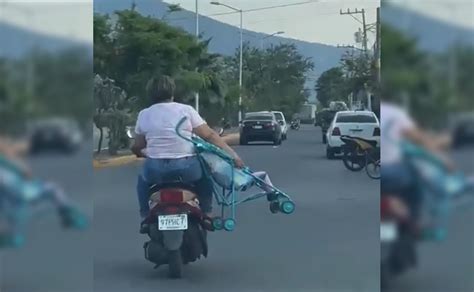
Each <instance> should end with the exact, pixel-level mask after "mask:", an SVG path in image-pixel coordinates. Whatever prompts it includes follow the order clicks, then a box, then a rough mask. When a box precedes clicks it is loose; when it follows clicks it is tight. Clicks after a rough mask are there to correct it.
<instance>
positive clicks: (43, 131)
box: [30, 118, 83, 153]
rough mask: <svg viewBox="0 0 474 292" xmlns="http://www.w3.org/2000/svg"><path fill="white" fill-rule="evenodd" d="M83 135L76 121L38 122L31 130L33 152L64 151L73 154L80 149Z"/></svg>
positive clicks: (53, 119) (62, 119) (56, 119)
mask: <svg viewBox="0 0 474 292" xmlns="http://www.w3.org/2000/svg"><path fill="white" fill-rule="evenodd" d="M82 141H83V135H82V132H81V130H80V128H79V125H78V123H77V122H76V121H75V120H72V119H68V118H50V119H44V120H39V121H36V122H35V123H34V124H32V126H31V128H30V144H31V152H32V153H38V152H41V151H45V150H62V151H65V152H67V153H72V152H75V151H77V150H78V149H79V148H80V145H81V143H82Z"/></svg>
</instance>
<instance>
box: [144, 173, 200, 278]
mask: <svg viewBox="0 0 474 292" xmlns="http://www.w3.org/2000/svg"><path fill="white" fill-rule="evenodd" d="M166 181H169V182H170V183H166V184H163V185H154V186H152V188H151V189H150V192H151V193H152V195H151V196H150V214H149V216H148V217H147V218H146V219H145V220H144V221H143V223H144V225H142V226H147V229H146V230H142V233H146V234H148V236H149V238H150V240H149V241H147V242H145V244H144V246H143V248H144V250H145V258H146V259H147V260H148V261H150V262H152V263H154V264H155V269H156V268H158V267H160V266H161V265H164V264H167V265H168V269H169V276H170V277H171V278H181V275H182V267H183V265H185V264H188V263H191V262H195V261H196V260H198V259H200V258H201V256H204V257H207V253H208V245H207V231H206V229H205V228H204V226H203V224H202V223H203V220H204V218H205V215H204V214H203V212H202V211H201V209H200V207H199V201H198V199H197V195H196V193H195V192H193V191H192V189H193V187H192V186H190V185H185V184H183V183H181V182H180V178H174V179H172V178H170V179H168V180H166Z"/></svg>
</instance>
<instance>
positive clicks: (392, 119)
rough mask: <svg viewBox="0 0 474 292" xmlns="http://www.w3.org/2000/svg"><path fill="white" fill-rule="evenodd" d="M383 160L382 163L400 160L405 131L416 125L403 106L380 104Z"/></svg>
mask: <svg viewBox="0 0 474 292" xmlns="http://www.w3.org/2000/svg"><path fill="white" fill-rule="evenodd" d="M380 116H381V119H380V125H381V132H382V137H381V162H382V165H387V164H393V163H397V162H400V161H401V159H402V153H401V149H400V143H401V142H402V141H403V139H404V137H403V132H404V131H405V130H407V129H411V128H413V127H414V126H415V124H414V122H413V120H412V119H411V118H410V116H409V115H408V114H407V113H406V111H405V110H403V109H402V108H400V107H398V106H396V105H394V104H389V103H384V102H382V103H381V104H380Z"/></svg>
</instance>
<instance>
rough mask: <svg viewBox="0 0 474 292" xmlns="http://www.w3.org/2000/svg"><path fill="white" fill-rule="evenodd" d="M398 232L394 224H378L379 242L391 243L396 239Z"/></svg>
mask: <svg viewBox="0 0 474 292" xmlns="http://www.w3.org/2000/svg"><path fill="white" fill-rule="evenodd" d="M397 236H398V230H397V225H396V224H395V223H382V224H380V241H382V242H392V241H394V240H396V239H397Z"/></svg>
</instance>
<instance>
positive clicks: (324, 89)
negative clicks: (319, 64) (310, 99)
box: [316, 67, 350, 107]
mask: <svg viewBox="0 0 474 292" xmlns="http://www.w3.org/2000/svg"><path fill="white" fill-rule="evenodd" d="M349 90H350V89H349V86H348V84H347V80H346V78H345V77H344V72H343V70H342V68H341V67H335V68H331V69H329V70H327V71H326V72H324V73H323V74H321V76H320V77H319V79H318V80H317V82H316V93H317V97H318V101H319V102H320V103H321V105H322V106H323V107H328V106H329V103H330V102H331V101H338V100H343V101H345V100H346V99H347V95H348V94H349Z"/></svg>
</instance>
